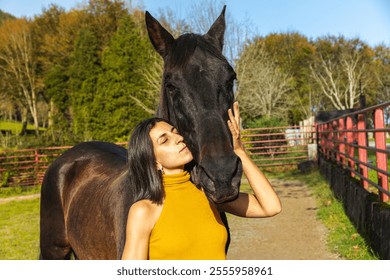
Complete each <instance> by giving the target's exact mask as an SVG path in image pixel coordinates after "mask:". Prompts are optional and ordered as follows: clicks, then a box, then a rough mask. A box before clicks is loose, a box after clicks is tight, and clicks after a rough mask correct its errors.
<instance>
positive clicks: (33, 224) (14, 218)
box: [0, 198, 39, 260]
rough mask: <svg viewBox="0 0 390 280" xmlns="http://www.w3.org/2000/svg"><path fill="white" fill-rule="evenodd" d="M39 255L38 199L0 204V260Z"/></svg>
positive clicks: (31, 257)
mask: <svg viewBox="0 0 390 280" xmlns="http://www.w3.org/2000/svg"><path fill="white" fill-rule="evenodd" d="M38 257H39V199H38V198H36V199H31V200H21V201H12V202H8V203H4V204H0V260H36V259H38Z"/></svg>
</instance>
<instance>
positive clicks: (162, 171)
mask: <svg viewBox="0 0 390 280" xmlns="http://www.w3.org/2000/svg"><path fill="white" fill-rule="evenodd" d="M158 171H160V173H161V175H164V174H165V172H164V169H163V168H162V167H161V169H159V170H158Z"/></svg>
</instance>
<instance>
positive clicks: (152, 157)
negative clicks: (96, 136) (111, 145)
mask: <svg viewBox="0 0 390 280" xmlns="http://www.w3.org/2000/svg"><path fill="white" fill-rule="evenodd" d="M233 109H234V116H233V113H232V110H231V109H229V111H228V115H229V120H228V126H229V129H230V131H231V133H232V136H233V145H234V152H235V153H236V154H237V156H238V157H239V158H240V159H241V162H242V165H243V171H244V174H245V176H246V177H247V179H248V182H249V184H250V186H251V188H252V190H253V192H254V194H253V195H252V194H247V193H240V194H239V196H238V198H237V199H236V200H234V201H231V202H227V203H222V204H214V203H212V202H210V201H208V200H207V197H206V195H205V193H204V192H203V191H202V189H199V188H197V187H195V186H194V184H192V182H191V181H190V175H189V173H188V172H186V171H185V165H186V164H187V163H190V162H191V161H192V159H193V158H192V154H191V152H190V151H189V150H188V148H187V147H186V145H185V143H184V142H183V137H182V136H181V135H180V134H179V133H178V131H177V130H176V128H174V127H173V126H172V125H171V124H170V123H168V122H166V121H164V120H162V119H157V118H154V119H149V120H146V121H144V122H142V123H141V124H140V125H139V126H138V127H137V128H136V130H135V131H134V133H133V135H132V137H131V139H130V143H129V149H131V147H137V148H134V149H133V150H129V165H130V169H131V170H132V171H133V172H144V173H145V175H144V176H145V177H147V178H144V179H143V180H142V177H141V179H137V178H134V181H133V182H131V185H132V186H137V187H138V188H139V190H138V192H139V193H140V195H139V196H138V197H137V198H136V199H135V201H136V202H135V203H134V204H133V205H132V206H131V208H130V210H129V215H128V220H127V231H126V243H125V247H124V251H123V255H122V259H141V260H142V259H144V260H146V259H226V254H225V244H226V240H227V232H226V229H225V227H224V225H223V223H222V221H221V217H220V215H219V211H224V212H228V213H231V214H234V215H237V216H241V217H252V218H260V217H271V216H274V215H276V214H278V213H279V212H280V211H281V203H280V200H279V197H278V196H277V194H276V193H275V191H274V190H273V188H272V186H271V185H270V183H269V182H268V180H267V178H266V177H265V176H264V175H263V173H262V172H261V171H260V170H259V169H258V168H257V166H256V165H255V164H254V162H253V161H252V160H251V159H250V158H249V156H248V155H247V154H246V152H245V149H244V147H243V145H242V143H241V141H240V129H239V123H240V115H239V110H238V103H237V102H236V103H234V106H233ZM148 141H151V142H152V144H151V145H152V146H153V151H150V152H148V148H147V145H145V144H143V145H142V143H145V142H148ZM149 143H150V142H149ZM149 150H150V148H149ZM148 153H149V154H148ZM139 163H142V164H139ZM147 166H151V168H149V169H148V168H147ZM161 175H162V176H161ZM135 177H140V176H135ZM161 177H162V180H163V186H164V187H162V186H161Z"/></svg>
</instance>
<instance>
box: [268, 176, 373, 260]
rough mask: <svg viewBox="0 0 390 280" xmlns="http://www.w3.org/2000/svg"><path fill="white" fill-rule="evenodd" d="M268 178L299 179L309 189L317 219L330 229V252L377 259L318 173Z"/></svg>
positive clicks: (358, 257)
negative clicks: (314, 204)
mask: <svg viewBox="0 0 390 280" xmlns="http://www.w3.org/2000/svg"><path fill="white" fill-rule="evenodd" d="M267 176H269V177H270V178H271V177H274V178H278V179H283V180H286V181H288V180H299V181H301V182H303V183H305V184H307V185H308V186H309V187H310V189H311V190H312V193H313V195H314V197H315V199H316V203H317V207H318V211H317V218H318V219H319V220H320V221H321V222H322V223H323V224H324V225H325V226H326V228H327V229H328V239H327V245H328V248H329V249H330V251H332V252H334V253H336V254H339V255H340V256H341V257H342V258H344V259H348V260H376V259H378V258H377V256H375V254H374V253H373V252H372V250H371V248H370V247H369V246H368V245H367V243H366V242H365V240H364V238H363V237H362V236H360V234H359V233H358V232H357V231H356V229H355V227H354V226H353V225H352V223H351V222H350V221H349V219H348V217H347V216H346V214H345V213H344V209H343V206H342V204H341V202H340V201H338V200H337V199H336V198H335V197H334V195H333V193H332V191H331V189H330V187H329V186H328V184H327V182H326V181H325V180H324V178H323V177H322V176H321V174H320V173H319V172H318V171H315V172H312V173H310V174H302V173H301V172H300V171H296V170H294V171H290V172H285V173H282V174H277V173H270V172H269V173H267Z"/></svg>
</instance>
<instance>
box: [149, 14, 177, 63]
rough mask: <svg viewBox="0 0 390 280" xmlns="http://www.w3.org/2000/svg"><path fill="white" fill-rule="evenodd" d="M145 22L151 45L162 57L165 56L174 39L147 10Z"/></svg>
mask: <svg viewBox="0 0 390 280" xmlns="http://www.w3.org/2000/svg"><path fill="white" fill-rule="evenodd" d="M145 22H146V28H147V29H148V34H149V38H150V41H151V42H152V45H153V47H154V48H155V50H156V51H157V52H158V53H159V54H160V55H161V56H162V57H164V56H166V55H167V53H168V50H169V49H170V47H171V46H172V44H173V42H174V41H175V39H174V38H173V36H172V35H171V34H170V33H169V32H168V31H167V30H166V29H165V28H164V27H162V26H161V24H160V23H159V22H158V21H157V20H156V19H155V18H154V17H152V15H151V14H150V13H149V12H148V11H146V12H145Z"/></svg>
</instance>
